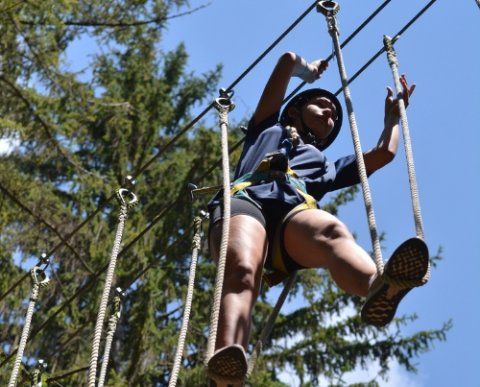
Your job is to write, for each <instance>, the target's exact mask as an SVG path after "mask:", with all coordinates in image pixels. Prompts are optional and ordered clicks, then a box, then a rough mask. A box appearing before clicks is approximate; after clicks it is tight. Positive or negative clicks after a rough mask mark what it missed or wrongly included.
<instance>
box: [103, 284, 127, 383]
mask: <svg viewBox="0 0 480 387" xmlns="http://www.w3.org/2000/svg"><path fill="white" fill-rule="evenodd" d="M122 296H123V294H122V292H121V290H120V289H117V295H116V296H115V297H114V298H113V311H112V314H111V316H110V318H109V319H108V328H107V334H106V337H105V349H104V351H103V361H102V367H101V369H100V376H99V377H98V387H103V385H104V384H105V377H106V375H107V369H108V362H109V360H110V351H111V349H112V342H113V336H114V335H115V331H116V330H117V324H118V320H119V319H120V316H121V314H122Z"/></svg>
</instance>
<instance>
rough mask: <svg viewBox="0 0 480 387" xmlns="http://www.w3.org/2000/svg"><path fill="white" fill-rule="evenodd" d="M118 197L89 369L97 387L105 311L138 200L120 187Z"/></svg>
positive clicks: (89, 383) (93, 384)
mask: <svg viewBox="0 0 480 387" xmlns="http://www.w3.org/2000/svg"><path fill="white" fill-rule="evenodd" d="M123 194H130V195H131V197H132V198H133V200H131V201H130V202H129V203H127V202H126V201H125V199H124V197H123ZM117 199H118V201H119V202H120V215H119V217H118V227H117V232H116V235H115V241H114V243H113V248H112V254H111V257H110V262H109V264H108V269H107V274H106V277H105V286H104V288H103V293H102V298H101V300H100V307H99V309H98V315H97V322H96V324H95V333H94V337H93V343H92V354H91V357H90V368H89V370H88V386H89V387H95V379H96V375H97V364H98V356H99V348H100V339H101V337H102V328H103V323H104V321H105V313H106V310H107V303H108V298H109V295H110V289H111V288H112V282H113V277H114V273H115V266H116V264H117V257H118V253H119V251H120V247H121V243H122V237H123V230H124V228H125V220H126V219H127V215H128V209H129V208H130V207H131V206H132V205H134V204H135V203H136V202H137V198H136V196H135V195H134V194H133V193H131V192H129V191H128V190H126V189H119V190H118V191H117Z"/></svg>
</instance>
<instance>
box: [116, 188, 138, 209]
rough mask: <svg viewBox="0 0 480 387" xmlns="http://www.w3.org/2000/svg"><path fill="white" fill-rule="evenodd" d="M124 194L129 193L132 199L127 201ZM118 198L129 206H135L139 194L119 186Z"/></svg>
mask: <svg viewBox="0 0 480 387" xmlns="http://www.w3.org/2000/svg"><path fill="white" fill-rule="evenodd" d="M124 195H129V196H130V198H131V200H130V201H129V202H126V201H125V199H124ZM117 198H118V200H120V201H121V204H125V205H127V206H129V207H131V206H134V205H135V204H137V202H138V198H137V196H136V195H135V194H134V193H133V192H131V191H129V190H128V189H126V188H119V189H118V191H117Z"/></svg>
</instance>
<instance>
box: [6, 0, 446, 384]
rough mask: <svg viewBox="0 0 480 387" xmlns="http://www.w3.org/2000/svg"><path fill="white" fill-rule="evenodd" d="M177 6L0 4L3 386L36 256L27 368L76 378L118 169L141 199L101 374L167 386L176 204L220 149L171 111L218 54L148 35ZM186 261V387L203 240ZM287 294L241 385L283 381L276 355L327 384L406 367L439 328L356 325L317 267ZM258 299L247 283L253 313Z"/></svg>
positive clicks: (204, 317)
mask: <svg viewBox="0 0 480 387" xmlns="http://www.w3.org/2000/svg"><path fill="white" fill-rule="evenodd" d="M185 9H188V3H187V2H186V1H184V0H175V1H173V0H128V1H124V0H123V1H120V0H110V1H108V2H98V1H91V0H89V1H74V0H56V1H41V2H27V1H25V2H22V1H15V0H6V1H3V2H2V5H1V6H0V21H1V22H0V33H1V34H2V40H1V41H0V59H1V62H0V66H1V71H0V86H1V87H0V99H1V101H2V103H1V104H0V138H4V137H6V138H15V139H16V140H18V146H16V147H15V149H13V150H12V151H11V152H10V153H9V154H3V155H0V161H1V164H2V172H1V175H0V263H1V267H2V270H1V271H0V291H1V300H0V345H1V356H0V363H1V365H0V368H2V370H1V372H0V375H1V376H0V384H2V385H4V384H6V381H7V380H8V377H9V374H10V371H11V367H12V359H13V357H14V356H15V349H16V348H17V346H18V343H19V340H20V335H21V330H22V327H23V323H24V318H25V311H26V306H27V303H28V300H29V292H30V290H31V284H30V281H29V279H28V278H29V277H28V271H27V270H28V269H29V268H30V267H32V266H33V265H34V264H35V263H36V262H37V261H38V260H39V258H40V257H41V254H42V253H47V254H48V255H49V257H50V260H51V262H50V266H49V268H48V270H47V273H48V274H49V276H50V277H51V284H50V286H49V287H48V288H46V289H42V290H41V292H40V299H39V302H38V304H37V311H36V313H35V315H34V318H33V322H32V329H31V334H30V340H29V342H28V345H27V351H26V353H25V356H26V357H25V359H26V364H25V367H26V368H25V370H26V371H28V370H29V369H32V367H33V366H34V365H35V364H36V362H37V361H38V359H44V360H45V361H46V362H47V364H48V369H47V373H46V374H48V378H47V381H48V382H49V383H50V384H52V385H54V384H55V383H61V384H62V385H66V386H70V385H85V384H86V378H87V369H88V364H89V359H90V351H91V341H92V336H93V327H94V325H95V321H96V317H97V312H98V307H99V300H100V295H101V292H102V289H103V285H104V278H105V268H106V265H107V263H108V260H109V256H110V254H111V250H112V245H113V237H114V234H115V231H116V227H117V223H118V215H119V214H118V212H119V207H118V204H117V202H116V201H115V195H114V193H115V190H116V189H117V188H119V187H121V186H126V185H125V184H126V177H127V176H128V175H132V176H135V180H136V185H135V186H134V187H133V188H132V190H133V191H134V192H135V194H136V195H137V196H138V198H139V204H138V205H137V206H136V207H134V208H132V209H131V210H130V211H129V214H128V215H129V216H128V219H127V221H126V229H125V233H124V244H123V249H122V251H121V253H120V255H119V260H118V264H117V268H116V279H115V286H119V287H121V288H122V289H123V290H124V291H125V293H126V295H125V297H124V299H123V301H122V307H123V310H122V314H121V318H120V321H119V323H118V327H117V331H116V334H115V341H114V345H113V350H112V354H111V359H110V367H109V372H108V383H109V385H111V386H126V385H131V386H155V385H158V386H163V385H166V384H167V383H168V380H169V377H170V372H171V368H172V363H173V356H174V353H175V348H176V345H177V336H178V332H179V329H180V325H181V318H182V304H183V300H184V298H185V293H186V287H187V283H188V276H189V272H188V271H189V270H188V269H189V264H190V256H191V237H192V227H191V223H192V217H193V215H197V214H198V213H199V211H200V210H201V209H204V208H205V204H206V201H207V200H208V198H205V197H202V198H201V199H200V200H198V201H196V202H193V203H192V202H191V200H190V195H189V192H188V190H187V184H188V183H190V182H193V183H195V184H198V185H201V186H208V185H217V184H219V182H220V181H221V178H220V177H221V176H220V171H219V168H214V167H213V166H214V165H218V160H219V158H220V149H219V142H220V141H219V133H218V130H217V129H216V128H210V127H206V126H205V124H202V123H199V124H197V125H196V126H195V127H191V128H188V126H187V125H188V123H189V122H190V121H191V119H192V118H193V117H192V111H193V109H194V108H195V107H198V106H200V105H207V104H208V103H209V102H210V101H211V100H212V99H213V98H215V97H216V95H215V94H214V93H215V91H216V90H217V83H218V79H219V75H220V71H221V66H218V67H216V68H215V69H213V70H212V71H210V72H207V73H205V74H195V73H188V72H187V65H188V53H187V52H186V50H185V47H184V46H183V45H179V46H178V47H176V48H175V49H173V50H172V51H170V52H164V51H162V50H161V49H160V48H159V47H161V46H160V43H161V38H162V34H163V33H165V31H166V30H165V24H166V21H167V20H168V18H169V17H170V16H171V15H173V14H175V13H176V12H181V11H182V10H185ZM184 17H188V15H187V16H184ZM82 39H92V40H95V41H96V42H97V44H99V45H100V46H101V50H100V51H99V52H97V53H96V54H95V55H94V56H92V57H91V62H90V63H89V65H88V70H89V72H88V73H85V74H84V73H81V72H80V73H78V72H73V71H72V70H71V68H70V67H69V62H70V61H71V57H70V53H71V51H69V50H71V49H72V47H75V44H77V43H78V41H79V40H82ZM77 47H78V46H77ZM184 128H188V130H186V132H185V133H184V131H185V130H184ZM230 133H231V138H230V140H231V144H235V143H238V142H239V140H240V138H241V137H242V135H241V133H240V131H239V130H235V128H233V130H231V131H230ZM238 154H239V150H238V149H237V150H235V151H234V152H233V154H232V164H234V163H235V160H236V159H237V158H238ZM354 194H355V189H351V190H347V191H344V192H341V193H340V194H339V195H338V196H337V197H335V198H334V199H333V201H332V202H331V203H329V204H327V205H326V209H327V210H329V211H330V212H332V213H335V212H336V209H337V207H338V206H340V205H342V204H343V203H345V202H348V201H350V200H352V199H353V197H354ZM203 231H204V234H205V233H206V231H207V230H206V225H204V230H203ZM199 261H200V262H199V266H198V269H197V280H196V290H195V295H194V305H193V308H192V309H193V312H192V316H191V318H190V326H191V328H190V331H189V335H188V338H187V346H186V349H185V356H184V359H183V366H184V367H183V368H182V370H181V374H180V381H179V384H180V385H185V386H199V385H206V384H207V381H206V377H205V374H204V368H203V361H204V355H205V351H206V342H207V338H206V332H207V325H208V322H209V313H210V311H209V307H208V306H209V305H210V302H211V299H212V286H213V285H212V284H213V282H214V276H215V267H214V265H213V263H212V262H211V260H210V259H209V257H208V253H207V249H206V244H205V243H204V245H203V246H202V249H201V253H200V257H199ZM22 278H23V280H22ZM291 296H292V297H295V296H300V297H302V298H303V299H305V302H306V304H305V305H304V306H302V307H301V308H299V309H298V310H296V311H294V312H291V313H287V314H284V315H282V316H281V317H280V318H279V320H278V323H277V326H276V328H275V331H274V334H273V336H272V337H271V339H270V341H269V343H268V345H267V348H266V350H265V353H264V356H262V357H260V359H259V361H258V366H257V368H256V370H255V372H254V373H253V375H252V378H251V380H250V384H251V385H254V386H270V387H279V386H283V385H284V384H282V382H281V381H280V380H279V374H280V372H281V370H284V369H286V368H287V367H288V368H289V369H294V370H295V372H296V374H297V376H298V377H299V378H300V380H301V381H302V383H304V384H303V385H316V384H317V383H318V380H319V378H320V377H322V378H325V379H327V380H330V381H331V382H332V383H337V384H339V385H341V384H342V375H344V374H345V373H347V372H349V371H351V370H352V369H354V368H355V367H356V366H358V365H360V366H363V367H366V366H367V365H368V364H369V363H370V362H372V361H375V360H376V361H378V362H379V364H380V367H381V371H382V372H386V371H387V370H388V364H389V362H390V361H391V360H397V361H398V362H399V363H400V364H402V365H403V366H405V368H406V369H408V370H414V363H412V359H415V358H416V357H417V356H418V355H419V354H421V353H423V352H425V351H427V350H428V349H429V348H430V347H431V345H432V343H433V342H434V341H437V340H444V339H445V332H446V331H447V330H448V328H449V326H448V324H447V325H445V326H443V327H441V328H439V329H437V330H431V331H425V332H418V333H416V334H414V335H411V336H404V335H403V334H402V332H401V329H400V328H401V327H402V326H403V325H405V324H407V323H408V322H409V321H410V318H411V317H408V316H407V317H403V318H402V319H400V320H399V321H398V324H397V325H396V327H395V329H394V331H393V332H387V331H377V330H373V329H371V328H368V327H365V326H363V325H362V324H361V323H360V321H359V319H358V313H357V312H358V309H359V305H360V300H358V299H356V298H352V297H349V296H347V295H346V294H344V293H342V292H339V291H338V290H337V289H336V288H335V287H334V286H333V284H332V282H331V280H330V278H329V277H328V276H327V275H326V274H325V273H323V272H321V271H314V270H311V271H305V272H302V273H301V274H300V275H299V280H298V282H297V284H296V286H295V288H294V290H293V292H292V294H291ZM271 308H272V307H271V305H270V304H269V303H267V302H266V294H263V295H262V297H261V299H260V300H259V303H258V304H257V307H256V310H255V315H254V318H253V319H254V324H255V326H256V327H259V328H260V327H261V326H262V322H263V321H264V320H265V318H266V316H267V315H268V313H269V312H270V310H271ZM346 310H347V311H351V313H349V314H348V316H349V317H345V311H346ZM252 343H254V340H253V341H252ZM46 374H45V373H44V374H43V375H42V378H43V379H45V378H46V376H45V375H46ZM26 375H27V376H28V374H26ZM366 383H370V382H366ZM372 383H374V382H372ZM365 385H369V386H370V385H371V386H373V385H374V384H365Z"/></svg>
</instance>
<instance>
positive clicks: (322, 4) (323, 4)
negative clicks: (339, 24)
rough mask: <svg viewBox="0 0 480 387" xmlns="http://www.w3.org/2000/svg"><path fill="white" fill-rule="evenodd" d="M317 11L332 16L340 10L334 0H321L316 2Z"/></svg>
mask: <svg viewBox="0 0 480 387" xmlns="http://www.w3.org/2000/svg"><path fill="white" fill-rule="evenodd" d="M317 11H318V12H321V13H323V14H324V15H325V16H333V15H336V14H337V13H338V11H340V4H338V3H336V2H335V1H326V0H322V1H319V2H318V3H317Z"/></svg>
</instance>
